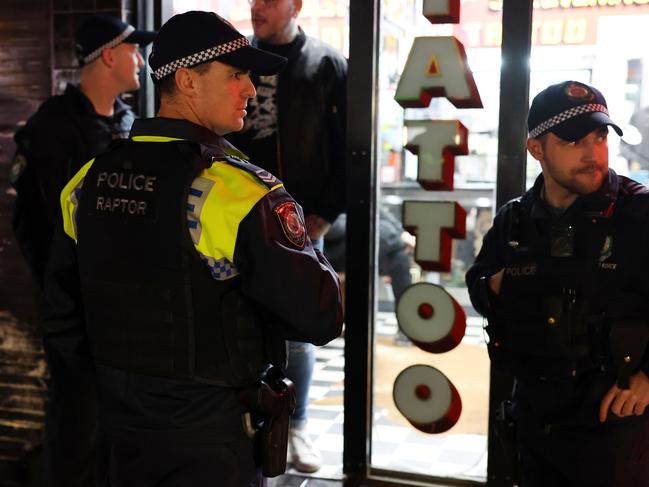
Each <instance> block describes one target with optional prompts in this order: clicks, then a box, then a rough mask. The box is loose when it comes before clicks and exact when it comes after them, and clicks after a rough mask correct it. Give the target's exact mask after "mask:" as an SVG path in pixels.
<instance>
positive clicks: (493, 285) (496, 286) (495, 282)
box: [488, 269, 505, 295]
mask: <svg viewBox="0 0 649 487" xmlns="http://www.w3.org/2000/svg"><path fill="white" fill-rule="evenodd" d="M504 273H505V269H500V270H499V271H498V272H496V273H495V274H494V275H492V276H489V279H488V284H489V289H491V291H492V292H493V293H494V294H496V295H498V294H500V286H501V285H502V283H503V274H504Z"/></svg>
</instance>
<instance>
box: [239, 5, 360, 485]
mask: <svg viewBox="0 0 649 487" xmlns="http://www.w3.org/2000/svg"><path fill="white" fill-rule="evenodd" d="M250 5H251V7H250V10H251V16H252V26H253V29H254V34H255V35H254V37H253V38H252V44H253V45H255V46H258V47H260V48H262V49H265V50H268V51H270V52H274V53H276V54H279V55H281V56H285V57H287V58H288V63H287V65H286V68H285V69H284V70H283V71H282V72H281V73H280V74H279V75H275V76H259V77H258V78H256V80H255V85H256V87H257V97H256V98H255V99H254V100H252V101H251V103H250V106H249V109H248V117H247V118H246V123H245V126H244V129H243V130H242V131H241V132H240V133H237V134H233V135H232V136H231V137H230V140H231V141H232V142H233V143H234V145H236V146H237V147H238V148H240V149H241V150H242V151H243V152H244V153H245V154H247V155H248V156H250V157H251V158H252V160H253V161H255V163H256V164H259V165H260V166H261V167H263V168H264V169H266V170H267V171H269V172H271V173H273V174H276V175H277V176H278V177H279V178H280V179H281V180H282V181H284V184H286V188H287V189H288V191H289V192H290V193H291V195H292V196H293V197H294V198H295V199H296V201H297V202H298V203H300V205H302V207H303V208H304V214H305V217H306V225H307V233H308V235H309V237H310V238H311V240H312V241H313V242H314V244H315V245H316V246H318V247H319V248H322V238H323V236H324V234H325V233H326V232H327V230H328V229H329V227H330V225H331V223H333V221H334V220H335V219H336V217H337V216H338V215H339V214H340V213H342V212H343V211H344V208H345V117H346V96H347V95H346V93H347V90H346V83H347V61H346V60H345V58H344V57H343V56H342V55H341V54H340V53H338V52H337V51H336V50H334V49H333V48H331V47H330V46H328V45H326V44H324V43H322V42H320V41H318V40H317V39H314V38H312V37H309V36H307V35H305V34H304V31H303V30H302V29H301V28H300V27H299V26H298V24H297V17H298V15H299V13H300V10H301V8H302V0H252V1H251V2H250ZM289 347H290V348H289V365H288V376H289V377H290V378H291V379H292V380H293V381H294V382H295V387H296V392H297V396H298V398H297V408H296V412H295V415H294V417H293V422H292V425H293V427H292V429H291V442H290V444H289V446H290V455H289V456H290V457H291V458H292V462H293V465H294V467H295V468H296V469H297V470H300V471H303V472H314V471H316V470H318V469H319V468H320V464H321V459H320V454H319V452H318V450H317V449H316V448H315V447H314V445H313V444H312V443H311V440H310V439H309V436H308V435H307V434H306V421H307V405H308V395H309V387H310V384H311V374H312V370H313V364H314V361H315V355H314V354H315V352H314V349H313V347H311V346H310V345H308V344H301V343H290V344H289Z"/></svg>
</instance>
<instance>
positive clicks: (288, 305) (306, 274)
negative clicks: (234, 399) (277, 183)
mask: <svg viewBox="0 0 649 487" xmlns="http://www.w3.org/2000/svg"><path fill="white" fill-rule="evenodd" d="M282 208H284V209H288V213H287V214H282ZM291 212H292V214H291ZM295 216H297V217H298V219H299V220H301V223H300V225H301V226H302V229H301V230H299V229H296V228H295V226H294V224H295V223H296V222H295ZM303 220H304V217H303V215H302V209H301V208H300V207H299V205H297V203H295V201H294V200H293V199H292V198H291V197H290V196H289V195H288V194H287V193H286V191H285V190H284V189H283V188H278V189H276V190H274V191H271V192H269V193H268V194H267V195H266V196H265V197H264V198H262V199H261V200H259V202H258V203H257V205H256V206H255V207H254V208H253V210H252V211H251V212H250V213H249V214H248V215H247V216H246V217H245V218H244V219H243V220H242V221H241V223H240V225H239V236H238V238H237V244H236V247H235V253H234V261H235V264H236V265H237V267H238V268H239V270H240V272H241V276H242V284H241V286H242V291H243V293H244V294H246V295H248V296H250V297H251V298H252V299H254V300H255V301H256V302H258V303H259V304H261V305H262V307H263V308H264V309H265V310H267V311H268V312H269V313H270V315H271V320H270V321H271V322H272V323H273V324H274V325H275V326H277V327H279V328H280V332H281V334H282V335H283V337H284V338H285V339H287V340H294V341H303V342H310V343H314V344H316V345H324V344H325V343H327V342H329V341H331V340H333V339H334V338H336V337H338V336H339V335H340V333H341V331H342V321H343V313H342V305H341V302H342V299H341V293H340V287H339V282H338V277H337V275H336V273H335V271H334V270H333V268H332V267H331V265H330V264H329V262H327V260H326V259H325V258H324V256H323V255H322V254H321V253H320V252H319V251H318V250H315V249H314V248H313V246H312V245H311V242H310V240H309V239H308V237H306V236H305V230H304V223H303ZM296 230H297V233H295V232H296ZM300 232H303V235H304V236H303V237H302V238H303V243H301V242H300V241H299V240H300V237H299V234H300Z"/></svg>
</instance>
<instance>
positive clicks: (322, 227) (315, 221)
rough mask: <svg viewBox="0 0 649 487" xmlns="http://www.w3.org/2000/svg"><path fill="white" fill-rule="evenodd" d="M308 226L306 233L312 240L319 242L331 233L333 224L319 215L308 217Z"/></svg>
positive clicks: (305, 221) (306, 220) (306, 222)
mask: <svg viewBox="0 0 649 487" xmlns="http://www.w3.org/2000/svg"><path fill="white" fill-rule="evenodd" d="M304 223H305V224H306V233H307V235H308V236H309V238H310V239H311V240H318V239H319V238H321V237H323V236H324V234H325V233H327V232H328V231H329V228H330V227H331V223H329V222H328V221H327V220H325V219H324V218H321V217H319V216H318V215H308V216H307V217H306V218H305V219H304Z"/></svg>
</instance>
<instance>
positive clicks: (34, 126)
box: [11, 84, 135, 287]
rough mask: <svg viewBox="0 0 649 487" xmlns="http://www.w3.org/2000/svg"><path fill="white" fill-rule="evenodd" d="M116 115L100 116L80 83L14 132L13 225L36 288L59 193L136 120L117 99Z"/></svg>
mask: <svg viewBox="0 0 649 487" xmlns="http://www.w3.org/2000/svg"><path fill="white" fill-rule="evenodd" d="M114 110H115V113H114V115H113V116H112V117H104V116H102V115H98V114H97V112H96V111H95V109H94V107H93V106H92V103H91V102H90V100H88V98H86V96H85V95H84V94H83V93H82V92H81V90H80V89H79V88H78V86H76V85H71V84H69V85H68V86H67V87H66V89H65V92H64V93H63V94H62V95H57V96H53V97H51V98H49V99H47V100H46V101H45V102H44V103H43V104H42V105H41V106H40V108H39V109H38V111H37V112H36V113H35V114H34V115H32V116H31V117H30V119H29V120H28V121H27V124H26V125H25V126H24V127H23V128H21V129H20V130H18V131H17V132H16V134H15V135H14V139H15V141H16V147H17V150H16V155H15V157H14V161H13V163H12V168H11V183H12V185H13V187H14V188H15V189H16V192H17V196H16V201H15V204H14V211H13V222H12V224H13V229H14V234H15V236H16V240H17V241H18V244H19V246H20V249H21V252H22V253H23V255H24V257H25V259H26V260H27V264H28V265H29V268H30V270H31V271H32V274H33V276H34V279H35V281H36V284H37V285H38V287H42V281H43V272H44V270H45V265H46V261H47V256H48V253H49V249H50V245H51V241H52V234H53V231H54V225H55V222H56V219H57V218H58V215H59V213H60V204H59V195H60V193H61V190H62V189H63V186H65V184H66V183H67V182H68V180H69V179H70V178H71V177H72V176H73V175H74V174H75V173H76V172H77V171H78V170H79V168H80V167H81V166H82V165H83V164H85V163H86V162H88V161H89V160H90V159H92V158H93V157H94V156H95V155H96V154H98V153H100V152H101V151H103V150H104V149H106V147H108V144H109V143H110V142H111V141H112V140H113V139H116V138H125V137H127V136H128V131H129V130H130V128H131V125H132V124H133V120H134V119H135V115H134V113H133V112H132V111H131V109H130V108H129V106H128V105H127V104H126V103H124V102H123V101H122V100H120V99H119V98H118V99H117V100H115V106H114Z"/></svg>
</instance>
